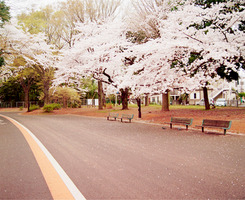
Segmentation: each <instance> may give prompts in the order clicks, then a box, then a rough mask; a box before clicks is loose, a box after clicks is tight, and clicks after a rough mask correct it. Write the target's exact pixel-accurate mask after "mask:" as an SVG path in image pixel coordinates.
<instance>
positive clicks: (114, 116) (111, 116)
mask: <svg viewBox="0 0 245 200" xmlns="http://www.w3.org/2000/svg"><path fill="white" fill-rule="evenodd" d="M118 115H119V114H118V113H111V112H110V113H108V115H107V120H110V118H113V119H114V120H115V121H116V120H117V118H118Z"/></svg>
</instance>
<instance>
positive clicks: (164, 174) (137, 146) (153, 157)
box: [0, 112, 245, 199]
mask: <svg viewBox="0 0 245 200" xmlns="http://www.w3.org/2000/svg"><path fill="white" fill-rule="evenodd" d="M2 114H4V115H8V116H10V117H12V118H14V119H15V120H17V121H18V122H20V123H22V124H23V125H24V126H26V127H27V128H28V129H29V130H30V131H31V132H32V133H34V134H35V136H36V137H37V138H38V139H39V140H40V141H41V142H42V144H43V145H44V146H45V147H46V148H47V150H48V151H49V152H50V153H51V154H52V156H53V157H54V158H55V159H56V161H57V162H58V163H59V164H60V166H61V167H62V168H63V169H64V171H65V172H66V173H67V175H68V176H69V177H70V178H71V180H72V181H73V182H74V184H75V185H76V186H77V188H78V189H79V190H80V191H81V192H82V194H83V195H84V196H85V198H86V199H170V198H171V199H176V198H179V199H183V198H188V199H194V198H195V199H204V198H212V199H242V198H244V197H245V174H244V169H245V157H244V155H245V136H232V135H227V136H223V135H213V134H203V133H201V131H194V130H189V131H188V132H186V131H184V130H181V131H179V130H176V129H175V130H170V129H165V130H163V129H161V126H157V125H146V124H140V123H121V122H114V121H107V120H106V119H104V118H103V119H101V118H89V117H82V116H75V115H57V116H55V115H52V116H51V115H50V116H49V115H46V116H45V115H40V116H22V115H17V114H16V113H7V112H6V113H2ZM0 120H3V121H0V122H2V125H1V123H0V151H1V154H0V160H1V161H0V162H1V165H0V176H1V177H0V199H1V198H8V197H9V198H12V197H13V196H14V195H15V197H16V195H17V196H18V195H20V194H19V192H20V191H22V190H28V191H27V192H30V193H32V194H33V196H34V195H36V196H35V197H38V198H43V199H50V196H51V194H50V192H49V189H48V187H47V186H46V184H45V181H44V178H43V177H42V174H41V172H40V169H39V168H38V165H37V163H36V161H35V159H34V157H33V154H32V153H31V150H30V148H29V147H28V145H27V143H26V141H25V139H24V137H23V136H22V135H21V134H20V133H19V131H18V130H16V129H15V128H14V126H13V125H12V124H10V122H7V121H5V120H4V119H3V118H0ZM4 123H6V124H4ZM9 127H10V128H9ZM6 128H7V129H6ZM2 177H3V178H2ZM19 177H21V179H22V181H21V183H22V185H21V184H19V182H20V180H19V179H20V178H19ZM16 178H18V180H17V181H16ZM35 181H36V182H37V183H38V184H37V185H35V184H29V183H30V182H32V183H33V182H34V183H35ZM6 183H7V184H6ZM28 184H29V185H28ZM25 185H26V186H25ZM2 186H5V188H7V187H8V188H11V192H10V191H4V192H5V193H2V192H3V191H1V190H2ZM19 187H21V188H22V189H20V188H19ZM39 187H40V188H39ZM38 192H39V193H38ZM23 193H24V192H23ZM3 194H5V196H3ZM6 194H7V195H9V196H6ZM39 195H40V196H39ZM21 197H23V196H21ZM28 197H30V195H29V196H28Z"/></svg>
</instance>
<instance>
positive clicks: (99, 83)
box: [98, 81, 104, 110]
mask: <svg viewBox="0 0 245 200" xmlns="http://www.w3.org/2000/svg"><path fill="white" fill-rule="evenodd" d="M98 96H99V110H103V105H104V103H103V85H102V81H98Z"/></svg>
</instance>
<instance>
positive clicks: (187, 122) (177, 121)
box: [164, 117, 193, 130]
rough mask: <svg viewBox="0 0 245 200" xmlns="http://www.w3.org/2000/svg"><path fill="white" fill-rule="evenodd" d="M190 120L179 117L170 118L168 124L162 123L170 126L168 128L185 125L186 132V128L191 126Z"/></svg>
mask: <svg viewBox="0 0 245 200" xmlns="http://www.w3.org/2000/svg"><path fill="white" fill-rule="evenodd" d="M192 121H193V119H192V118H180V117H171V121H170V122H164V123H165V124H170V128H172V127H173V124H179V125H185V126H186V130H188V126H191V125H192Z"/></svg>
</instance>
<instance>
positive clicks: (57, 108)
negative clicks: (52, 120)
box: [50, 103, 61, 110]
mask: <svg viewBox="0 0 245 200" xmlns="http://www.w3.org/2000/svg"><path fill="white" fill-rule="evenodd" d="M50 105H52V106H53V108H54V110H59V109H61V105H60V104H59V103H52V104H50Z"/></svg>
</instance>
